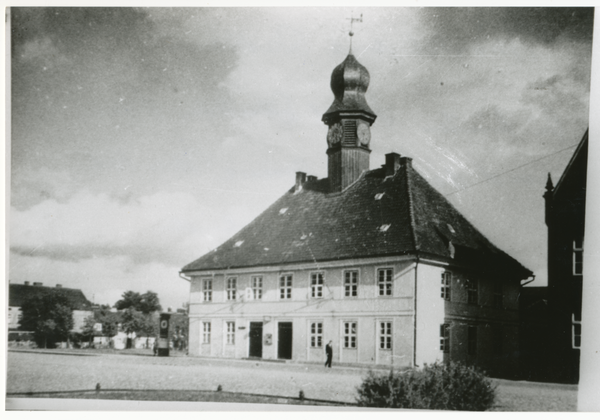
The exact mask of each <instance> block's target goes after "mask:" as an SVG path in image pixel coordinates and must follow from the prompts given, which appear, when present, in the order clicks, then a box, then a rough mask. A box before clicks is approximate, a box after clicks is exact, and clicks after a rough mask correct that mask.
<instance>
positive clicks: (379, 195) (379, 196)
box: [375, 192, 385, 200]
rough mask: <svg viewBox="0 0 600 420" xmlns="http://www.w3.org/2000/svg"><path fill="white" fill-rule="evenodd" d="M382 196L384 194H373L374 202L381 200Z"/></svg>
mask: <svg viewBox="0 0 600 420" xmlns="http://www.w3.org/2000/svg"><path fill="white" fill-rule="evenodd" d="M384 194H385V193H384V192H382V193H379V194H375V200H381V198H382V197H383V195H384Z"/></svg>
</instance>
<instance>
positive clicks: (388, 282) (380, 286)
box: [377, 267, 394, 297]
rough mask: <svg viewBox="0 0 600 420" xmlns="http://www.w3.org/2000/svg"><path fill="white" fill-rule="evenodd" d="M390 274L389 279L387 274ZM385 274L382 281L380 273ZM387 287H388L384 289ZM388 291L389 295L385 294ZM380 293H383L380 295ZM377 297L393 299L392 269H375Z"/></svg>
mask: <svg viewBox="0 0 600 420" xmlns="http://www.w3.org/2000/svg"><path fill="white" fill-rule="evenodd" d="M388 271H389V272H390V273H391V274H390V277H389V279H388V278H387V272H388ZM381 272H385V273H386V274H384V277H383V280H382V278H381V275H380V273H381ZM386 286H389V287H386ZM388 291H389V293H387V292H388ZM382 292H384V293H383V294H382ZM377 296H378V297H388V296H389V297H393V296H394V267H381V268H378V269H377Z"/></svg>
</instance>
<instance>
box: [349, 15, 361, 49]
mask: <svg viewBox="0 0 600 420" xmlns="http://www.w3.org/2000/svg"><path fill="white" fill-rule="evenodd" d="M346 19H348V20H349V21H350V32H348V35H350V54H352V37H353V36H354V32H353V31H352V25H353V24H354V22H360V23H362V13H361V14H360V17H359V18H355V17H352V15H350V18H346Z"/></svg>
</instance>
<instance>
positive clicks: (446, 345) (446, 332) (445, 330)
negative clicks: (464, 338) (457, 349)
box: [440, 324, 450, 353]
mask: <svg viewBox="0 0 600 420" xmlns="http://www.w3.org/2000/svg"><path fill="white" fill-rule="evenodd" d="M440 350H441V351H443V352H444V353H450V325H449V324H442V325H440Z"/></svg>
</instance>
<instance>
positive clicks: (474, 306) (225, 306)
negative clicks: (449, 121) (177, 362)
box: [181, 53, 532, 377]
mask: <svg viewBox="0 0 600 420" xmlns="http://www.w3.org/2000/svg"><path fill="white" fill-rule="evenodd" d="M369 80H370V76H369V72H368V71H367V69H366V68H365V67H364V66H362V65H361V64H360V63H359V62H358V61H357V60H356V58H355V57H354V56H353V55H352V53H350V54H349V55H348V56H347V57H346V59H345V60H344V61H343V62H342V63H341V64H340V65H339V66H337V67H336V68H335V69H334V70H333V73H332V75H331V89H332V91H333V94H334V97H335V99H334V102H333V104H332V105H331V107H330V108H329V109H328V110H327V111H326V112H325V114H324V115H323V118H322V121H323V122H324V123H325V124H326V125H327V126H328V134H327V143H326V144H327V150H326V153H327V156H328V177H327V178H324V179H318V178H317V177H315V176H310V175H308V176H307V175H306V174H305V173H303V172H297V173H296V176H295V183H294V185H293V187H292V188H290V189H289V190H288V191H287V192H286V193H285V194H284V195H283V196H282V197H281V198H280V199H279V200H277V201H276V202H275V203H274V204H273V205H271V206H270V207H269V208H268V209H266V210H265V211H264V212H263V213H262V214H261V215H259V216H258V217H257V218H256V219H254V220H253V221H252V222H251V223H250V224H249V225H247V226H246V227H245V228H243V229H242V230H241V231H240V232H238V233H237V234H235V235H234V236H233V237H232V238H230V239H229V240H227V241H226V242H225V243H224V244H222V245H221V246H219V247H218V248H216V249H215V250H213V251H212V252H210V253H208V254H206V255H204V256H202V257H200V258H198V259H197V260H195V261H193V262H191V263H189V264H188V265H186V266H185V267H183V269H182V270H181V274H182V276H184V277H185V278H187V279H188V280H189V281H190V283H191V289H190V309H189V316H190V326H189V354H190V355H193V356H206V357H231V358H262V359H282V360H294V361H302V362H315V363H323V362H324V361H325V354H324V351H325V345H326V344H327V343H328V342H329V341H332V342H333V345H334V357H333V361H334V364H335V363H347V364H359V365H375V364H378V365H386V366H394V367H409V366H422V365H423V364H424V363H433V362H435V361H436V360H440V361H441V360H455V361H463V362H465V363H472V364H476V365H478V366H480V367H482V368H484V369H486V370H487V371H488V372H490V373H491V374H494V375H498V376H511V377H512V376H515V375H517V372H518V365H519V364H518V350H519V348H518V342H519V337H518V336H519V303H518V296H519V293H520V289H521V281H523V280H525V279H527V278H529V277H530V276H531V275H532V273H531V272H530V271H529V270H528V269H526V268H525V267H523V266H522V265H521V264H520V263H518V262H517V261H516V260H515V259H513V258H511V257H510V256H509V255H507V254H506V253H504V252H503V251H501V250H500V249H498V248H497V247H496V246H494V245H493V244H492V243H491V242H490V241H489V240H488V239H487V238H486V237H485V236H484V235H483V234H481V233H480V232H479V231H478V230H477V229H476V228H475V227H474V226H473V225H472V224H471V223H469V221H467V220H466V219H465V218H464V217H463V216H462V215H461V214H460V212H459V211H458V210H457V209H456V208H455V207H454V206H453V205H452V204H451V203H450V202H449V201H448V200H447V199H446V198H445V197H444V196H442V195H441V194H440V193H439V192H438V191H436V190H435V189H434V188H433V187H432V186H431V185H430V184H429V183H428V182H427V181H426V180H425V178H423V177H422V176H421V175H420V174H419V173H418V172H417V170H415V168H414V167H413V165H412V159H411V158H410V157H403V156H400V155H399V154H397V153H393V152H392V153H388V154H387V155H386V157H385V162H383V165H381V167H379V168H376V169H369V159H370V153H371V148H370V144H371V132H370V128H371V126H372V124H373V123H374V122H375V120H376V118H377V116H376V114H375V113H374V112H373V110H372V109H371V108H370V107H369V105H368V104H367V101H366V98H365V92H366V91H367V88H368V85H369Z"/></svg>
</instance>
